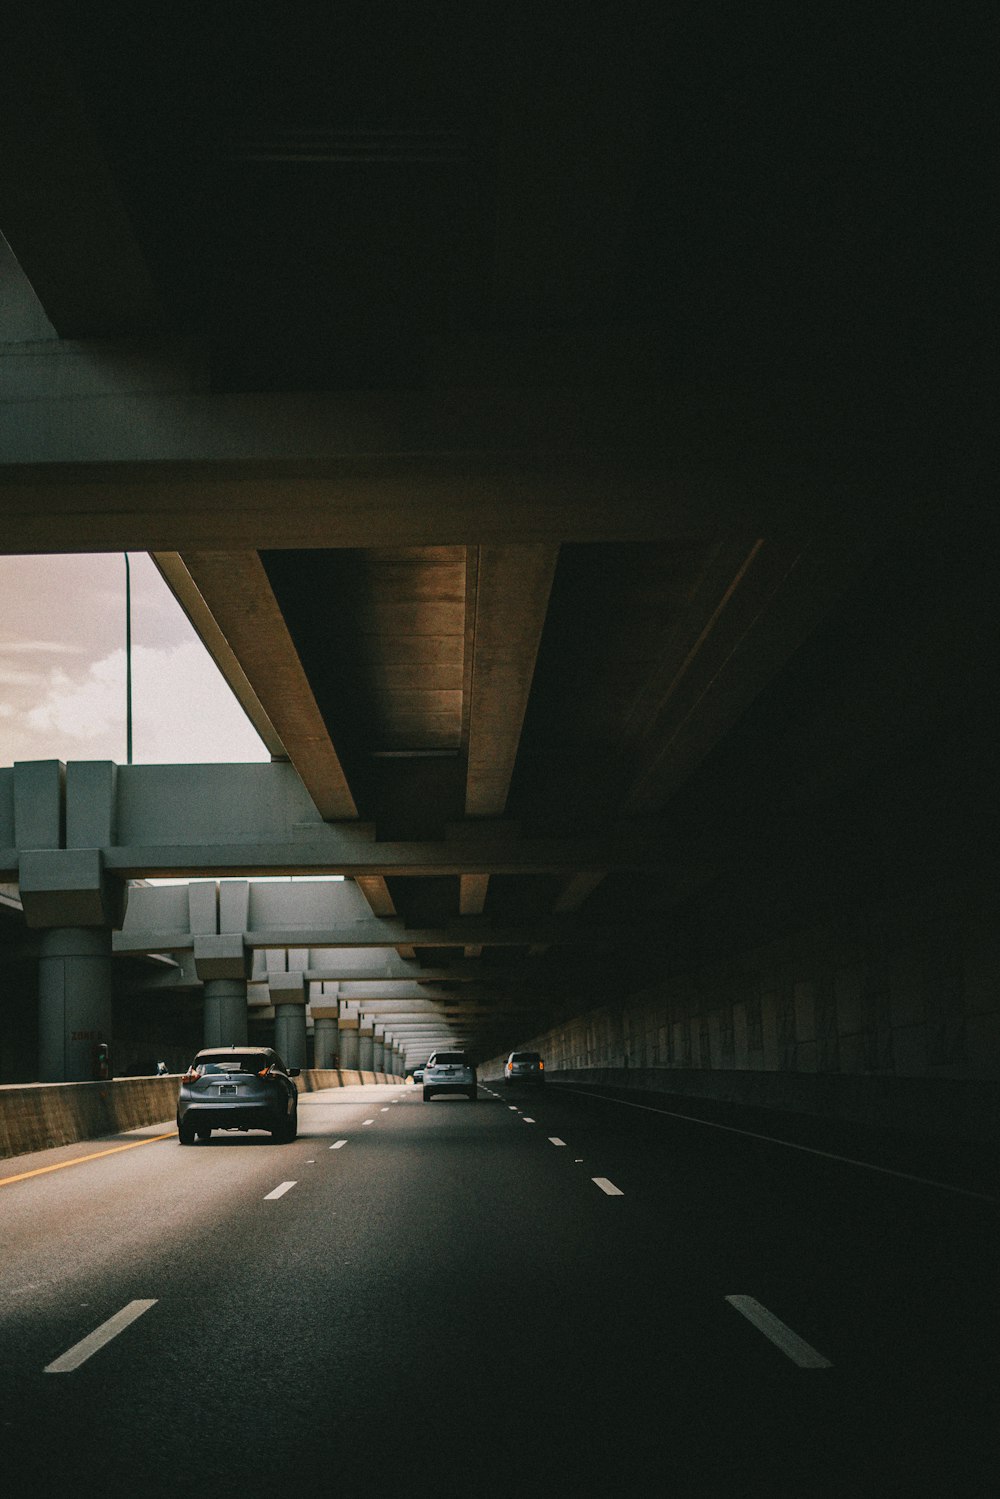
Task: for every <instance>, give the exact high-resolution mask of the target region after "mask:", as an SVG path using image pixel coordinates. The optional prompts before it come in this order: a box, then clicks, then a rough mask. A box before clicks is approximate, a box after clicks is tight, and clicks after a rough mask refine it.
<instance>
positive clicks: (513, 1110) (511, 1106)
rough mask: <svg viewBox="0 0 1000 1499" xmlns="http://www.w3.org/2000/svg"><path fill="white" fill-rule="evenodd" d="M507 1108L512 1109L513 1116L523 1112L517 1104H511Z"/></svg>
mask: <svg viewBox="0 0 1000 1499" xmlns="http://www.w3.org/2000/svg"><path fill="white" fill-rule="evenodd" d="M507 1107H508V1108H509V1109H510V1111H511V1113H512V1114H519V1113H520V1112H521V1110H520V1109H519V1108H518V1106H517V1104H516V1103H509V1104H508V1105H507Z"/></svg>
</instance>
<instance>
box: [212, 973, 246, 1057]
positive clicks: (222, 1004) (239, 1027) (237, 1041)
mask: <svg viewBox="0 0 1000 1499" xmlns="http://www.w3.org/2000/svg"><path fill="white" fill-rule="evenodd" d="M204 1000H205V1045H206V1046H246V1044H247V981H246V979H206V980H205V984H204Z"/></svg>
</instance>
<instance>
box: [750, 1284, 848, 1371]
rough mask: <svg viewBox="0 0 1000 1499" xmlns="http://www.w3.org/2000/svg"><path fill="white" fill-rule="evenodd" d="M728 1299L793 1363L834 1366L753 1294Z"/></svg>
mask: <svg viewBox="0 0 1000 1499" xmlns="http://www.w3.org/2000/svg"><path fill="white" fill-rule="evenodd" d="M726 1300H727V1301H728V1302H729V1305H730V1306H733V1307H735V1308H736V1310H737V1311H738V1312H740V1313H741V1314H742V1316H744V1317H746V1319H747V1321H748V1322H752V1323H753V1325H754V1327H756V1328H757V1329H758V1330H759V1331H760V1332H762V1333H763V1334H764V1336H765V1338H770V1340H771V1342H772V1343H773V1344H774V1345H775V1347H777V1348H780V1349H781V1351H782V1353H784V1354H786V1355H787V1356H788V1357H789V1358H790V1359H791V1361H792V1363H793V1364H798V1366H799V1368H800V1369H829V1368H832V1365H831V1363H830V1360H829V1359H828V1358H824V1357H823V1355H822V1354H821V1353H817V1352H816V1350H815V1348H813V1347H812V1346H811V1345H810V1344H809V1343H807V1342H806V1341H805V1339H804V1338H800V1337H799V1335H798V1333H797V1332H793V1331H792V1329H791V1328H790V1327H786V1326H785V1324H784V1322H782V1321H781V1320H780V1318H778V1317H776V1316H775V1315H774V1313H773V1312H769V1311H768V1309H767V1307H766V1306H761V1304H760V1302H759V1301H755V1300H754V1298H753V1297H752V1296H727V1297H726Z"/></svg>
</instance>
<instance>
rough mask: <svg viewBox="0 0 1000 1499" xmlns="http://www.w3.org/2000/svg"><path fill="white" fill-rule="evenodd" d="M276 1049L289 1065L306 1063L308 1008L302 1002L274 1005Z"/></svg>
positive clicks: (299, 1065) (303, 1065)
mask: <svg viewBox="0 0 1000 1499" xmlns="http://www.w3.org/2000/svg"><path fill="white" fill-rule="evenodd" d="M274 1049H275V1051H276V1052H277V1053H278V1055H279V1056H280V1057H281V1059H282V1061H283V1062H284V1063H285V1065H286V1066H287V1067H305V1065H306V1008H305V1005H301V1004H290V1005H282V1004H276V1005H275V1007H274Z"/></svg>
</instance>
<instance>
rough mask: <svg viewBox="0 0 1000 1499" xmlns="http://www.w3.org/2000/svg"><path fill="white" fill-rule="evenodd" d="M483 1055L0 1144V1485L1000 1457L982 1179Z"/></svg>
mask: <svg viewBox="0 0 1000 1499" xmlns="http://www.w3.org/2000/svg"><path fill="white" fill-rule="evenodd" d="M502 1091H503V1090H502V1089H501V1087H500V1085H497V1084H494V1085H490V1087H489V1089H488V1090H484V1091H483V1092H482V1093H481V1096H480V1100H479V1102H478V1103H476V1104H475V1105H473V1104H471V1103H468V1102H466V1101H465V1100H464V1099H460V1098H454V1099H441V1100H435V1101H434V1102H432V1103H430V1104H424V1103H423V1102H422V1100H421V1095H420V1090H419V1088H413V1087H412V1086H403V1085H399V1086H390V1087H383V1088H376V1087H363V1088H362V1087H356V1088H345V1089H342V1090H336V1091H329V1092H324V1093H315V1094H305V1095H303V1096H302V1098H301V1100H300V1134H299V1138H298V1140H296V1141H295V1142H294V1143H293V1144H290V1145H275V1144H273V1143H272V1142H271V1141H270V1139H269V1137H267V1136H265V1135H256V1134H255V1135H230V1134H222V1135H219V1134H216V1135H214V1136H213V1138H212V1140H211V1141H210V1142H209V1143H207V1144H204V1145H197V1146H194V1147H192V1148H190V1149H187V1148H181V1147H180V1146H179V1145H178V1143H177V1139H176V1135H175V1134H174V1132H173V1130H172V1129H171V1127H170V1125H169V1123H168V1124H165V1125H163V1126H162V1127H158V1128H157V1127H154V1128H150V1129H147V1130H142V1131H137V1132H134V1133H132V1134H129V1135H122V1136H118V1137H116V1138H114V1139H113V1140H104V1141H96V1142H95V1141H90V1142H84V1143H81V1144H77V1145H73V1146H67V1147H63V1148H61V1149H59V1150H50V1151H45V1152H42V1153H40V1154H38V1155H34V1156H30V1157H20V1158H18V1159H17V1160H7V1161H0V1439H2V1451H3V1467H2V1470H0V1471H2V1472H3V1474H4V1476H5V1479H7V1480H8V1481H9V1483H10V1487H9V1488H5V1492H9V1493H11V1494H14V1493H17V1494H22V1493H26V1494H31V1495H41V1496H46V1499H47V1496H49V1495H56V1494H58V1495H64V1494H65V1495H70V1494H75V1493H77V1492H79V1491H80V1490H81V1489H82V1490H84V1491H85V1492H86V1493H88V1494H89V1493H101V1494H105V1495H118V1494H122V1495H125V1494H129V1495H131V1494H136V1495H139V1496H150V1499H157V1496H160V1495H164V1496H165V1495H170V1496H172V1499H176V1496H178V1495H185V1494H192V1495H195V1494H197V1495H199V1496H201V1495H205V1496H212V1499H227V1496H230V1495H233V1496H257V1495H261V1496H263V1495H268V1496H278V1495H282V1494H285V1493H291V1492H293V1491H294V1492H295V1493H296V1494H303V1493H308V1492H310V1491H315V1492H317V1493H320V1494H324V1495H325V1494H338V1495H349V1496H353V1495H368V1494H373V1495H384V1494H389V1493H395V1492H404V1491H407V1490H409V1491H414V1492H417V1493H425V1492H426V1493H432V1492H433V1493H438V1494H442V1495H458V1494H466V1493H468V1494H494V1493H496V1494H518V1493H522V1494H529V1495H533V1494H553V1495H562V1494H571V1493H572V1494H577V1495H590V1494H595V1495H606V1494H607V1495H612V1496H617V1494H618V1493H619V1492H637V1493H643V1494H645V1493H650V1494H664V1495H674V1496H678V1499H684V1496H687V1495H701V1494H706V1495H719V1496H727V1499H728V1496H743V1495H748V1494H780V1495H784V1494H794V1495H797V1496H802V1499H808V1496H812V1495H824V1496H825V1495H837V1496H852V1499H853V1496H860V1495H873V1496H874V1495H878V1496H880V1499H881V1496H889V1495H896V1494H899V1495H904V1494H906V1495H909V1494H913V1493H915V1492H917V1491H918V1490H919V1492H921V1493H927V1492H930V1493H935V1494H938V1493H947V1494H949V1495H952V1496H954V1495H961V1496H965V1495H969V1496H980V1495H982V1496H986V1495H991V1494H994V1493H996V1492H997V1491H998V1488H1000V1482H998V1472H1000V1469H998V1467H997V1462H996V1459H997V1455H998V1453H997V1447H996V1435H995V1433H996V1430H997V1414H998V1412H997V1399H996V1397H997V1390H998V1388H1000V1385H998V1381H997V1337H996V1333H997V1321H996V1290H995V1284H996V1266H997V1257H996V1249H997V1235H996V1227H997V1200H996V1196H995V1195H994V1193H993V1192H992V1191H991V1190H990V1187H989V1183H988V1182H987V1183H984V1182H983V1181H978V1180H976V1179H975V1178H974V1175H968V1174H966V1175H965V1176H963V1175H962V1173H961V1171H960V1170H956V1171H952V1172H950V1173H949V1171H948V1170H947V1165H946V1163H945V1164H942V1163H941V1162H938V1163H933V1162H932V1161H931V1162H930V1164H929V1163H928V1162H929V1161H930V1158H928V1161H925V1162H924V1170H923V1171H919V1170H915V1169H914V1163H913V1162H911V1161H907V1160H905V1159H904V1158H903V1155H902V1154H900V1153H899V1152H897V1153H896V1154H895V1155H893V1154H892V1152H891V1151H890V1152H888V1153H886V1151H885V1150H882V1151H881V1152H880V1151H879V1150H878V1149H876V1148H875V1146H873V1145H871V1143H870V1142H868V1148H867V1155H866V1142H865V1141H864V1140H863V1139H861V1138H860V1136H859V1133H858V1132H856V1131H855V1132H847V1131H842V1132H841V1135H840V1137H839V1138H837V1137H836V1131H835V1130H833V1129H832V1127H831V1128H824V1130H823V1131H822V1132H821V1133H818V1132H817V1131H816V1130H814V1131H813V1132H812V1134H811V1135H810V1134H808V1133H807V1134H802V1133H801V1132H800V1133H799V1135H798V1136H797V1137H795V1136H792V1135H790V1134H789V1130H788V1126H786V1127H785V1129H784V1130H783V1131H782V1130H780V1129H779V1128H778V1126H777V1125H775V1124H773V1123H772V1124H770V1125H769V1126H768V1131H767V1132H770V1133H774V1134H777V1135H780V1136H781V1138H782V1139H783V1140H784V1141H785V1142H786V1143H783V1144H779V1143H776V1142H775V1141H774V1140H771V1139H764V1138H759V1136H760V1135H761V1133H763V1132H764V1131H762V1128H761V1125H760V1121H759V1117H753V1116H750V1115H749V1114H748V1113H746V1112H745V1111H744V1112H742V1113H738V1112H736V1111H732V1110H729V1111H724V1110H721V1109H720V1108H715V1109H712V1108H710V1106H708V1105H704V1106H702V1107H701V1108H700V1109H699V1108H698V1107H697V1106H696V1105H695V1104H694V1102H693V1101H691V1102H689V1103H688V1104H687V1105H685V1110H686V1112H688V1113H690V1114H700V1116H701V1118H700V1122H695V1121H693V1120H691V1119H685V1118H681V1117H678V1116H677V1113H676V1110H675V1111H674V1112H669V1111H668V1110H667V1109H666V1105H663V1104H661V1105H655V1104H654V1105H653V1106H652V1107H640V1106H637V1103H636V1100H633V1101H632V1102H626V1101H624V1100H614V1099H607V1098H597V1097H595V1096H593V1095H591V1094H588V1093H586V1092H582V1091H569V1090H567V1089H565V1088H563V1087H559V1088H556V1087H552V1086H550V1087H549V1088H548V1089H547V1090H545V1091H544V1092H543V1093H541V1094H538V1095H522V1096H515V1097H514V1098H508V1097H506V1096H504V1097H501V1096H500V1094H501V1093H502ZM722 1123H725V1124H726V1126H727V1127H725V1128H720V1127H719V1126H720V1124H722ZM164 1135H166V1138H161V1137H162V1136H164ZM803 1146H804V1147H805V1148H802V1147H803ZM792 1147H795V1148H792ZM833 1147H839V1148H833ZM918 1164H919V1163H918ZM915 1178H924V1179H915ZM19 1474H20V1475H21V1477H22V1478H23V1481H22V1482H18V1477H19Z"/></svg>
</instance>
